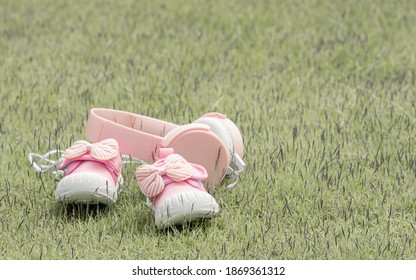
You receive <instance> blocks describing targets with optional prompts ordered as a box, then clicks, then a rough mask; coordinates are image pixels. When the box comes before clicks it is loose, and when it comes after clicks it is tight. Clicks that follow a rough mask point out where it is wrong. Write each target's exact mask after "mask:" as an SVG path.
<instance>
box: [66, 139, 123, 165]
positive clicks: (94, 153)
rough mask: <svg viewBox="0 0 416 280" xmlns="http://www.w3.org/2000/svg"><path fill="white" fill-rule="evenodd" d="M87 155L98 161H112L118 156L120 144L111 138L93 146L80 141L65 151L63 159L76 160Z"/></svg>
mask: <svg viewBox="0 0 416 280" xmlns="http://www.w3.org/2000/svg"><path fill="white" fill-rule="evenodd" d="M87 153H89V154H90V156H91V157H92V158H95V159H97V160H110V159H113V158H115V157H116V156H118V143H117V141H116V140H114V139H111V138H109V139H105V140H103V141H101V142H98V143H93V144H92V143H89V142H87V141H84V140H79V141H76V142H75V143H74V144H73V145H72V146H71V147H69V148H68V149H66V150H65V153H64V154H63V157H64V158H65V159H74V158H77V157H80V156H83V155H85V154H87Z"/></svg>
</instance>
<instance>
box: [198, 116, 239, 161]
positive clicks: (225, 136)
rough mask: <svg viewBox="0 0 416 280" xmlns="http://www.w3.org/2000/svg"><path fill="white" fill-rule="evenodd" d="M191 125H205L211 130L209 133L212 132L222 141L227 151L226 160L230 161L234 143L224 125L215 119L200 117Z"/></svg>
mask: <svg viewBox="0 0 416 280" xmlns="http://www.w3.org/2000/svg"><path fill="white" fill-rule="evenodd" d="M193 123H201V124H206V125H208V126H209V127H210V128H211V131H212V132H214V133H215V134H216V135H217V136H218V138H220V140H221V141H222V143H223V144H224V146H225V147H226V148H227V150H228V159H229V160H231V158H232V155H233V154H234V143H233V139H232V136H231V133H230V131H229V130H228V128H227V127H226V126H225V125H224V123H223V122H222V121H221V120H220V119H218V118H215V117H202V118H199V119H197V120H196V121H194V122H193Z"/></svg>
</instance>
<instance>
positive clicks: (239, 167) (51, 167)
mask: <svg viewBox="0 0 416 280" xmlns="http://www.w3.org/2000/svg"><path fill="white" fill-rule="evenodd" d="M63 153H64V152H63V151H61V150H51V151H49V152H47V153H46V154H44V155H40V154H36V153H29V155H28V159H29V162H30V164H31V165H32V166H33V168H35V170H36V171H37V172H39V173H52V174H53V175H55V176H56V178H58V179H62V178H63V177H64V176H65V171H63V170H60V169H59V167H60V166H61V164H62V162H63V161H64V158H63V157H62V154H63ZM56 155H58V156H56ZM51 156H55V157H59V158H58V159H57V160H52V159H50V157H51ZM122 159H123V161H122V163H123V165H125V164H140V165H142V164H146V162H145V161H143V160H140V159H138V158H133V157H131V156H128V155H122ZM233 163H234V166H235V168H233V167H231V166H229V167H228V171H227V176H228V177H229V178H231V179H233V180H234V181H233V182H232V183H230V184H228V185H227V186H226V188H227V189H231V188H233V187H234V186H235V185H236V184H237V183H238V180H239V176H240V173H241V172H242V171H243V170H244V168H245V163H244V162H243V161H242V160H241V158H240V157H236V159H235V160H234V161H233Z"/></svg>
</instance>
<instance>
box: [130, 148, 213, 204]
mask: <svg viewBox="0 0 416 280" xmlns="http://www.w3.org/2000/svg"><path fill="white" fill-rule="evenodd" d="M159 156H160V157H161V158H160V159H159V160H158V161H156V162H155V163H154V164H153V165H149V164H145V165H142V166H139V167H138V168H137V170H136V172H135V175H136V179H137V181H138V183H139V188H140V190H141V191H142V193H143V194H144V195H145V196H147V197H155V196H157V195H159V194H160V193H161V192H162V191H163V190H164V188H165V186H167V185H168V184H170V183H173V182H181V181H203V180H205V179H206V178H207V177H208V174H207V172H206V170H205V168H204V167H202V166H200V165H197V164H192V163H189V162H187V161H186V160H185V159H184V158H183V157H182V156H180V155H178V154H173V149H161V150H160V152H159ZM190 185H192V186H195V187H199V186H200V185H201V184H200V183H191V184H190Z"/></svg>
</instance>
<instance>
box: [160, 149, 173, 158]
mask: <svg viewBox="0 0 416 280" xmlns="http://www.w3.org/2000/svg"><path fill="white" fill-rule="evenodd" d="M171 154H173V148H160V149H159V159H164V158H167V157H168V156H170V155H171Z"/></svg>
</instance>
